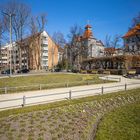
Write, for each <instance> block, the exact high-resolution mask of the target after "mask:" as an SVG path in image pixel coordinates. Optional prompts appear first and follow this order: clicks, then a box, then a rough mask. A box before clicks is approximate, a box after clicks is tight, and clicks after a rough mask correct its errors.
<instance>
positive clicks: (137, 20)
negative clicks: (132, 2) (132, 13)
mask: <svg viewBox="0 0 140 140" xmlns="http://www.w3.org/2000/svg"><path fill="white" fill-rule="evenodd" d="M137 24H140V12H139V13H138V14H137V16H136V17H134V18H133V19H132V25H131V27H129V30H131V29H132V28H133V27H135V26H136V25H137Z"/></svg>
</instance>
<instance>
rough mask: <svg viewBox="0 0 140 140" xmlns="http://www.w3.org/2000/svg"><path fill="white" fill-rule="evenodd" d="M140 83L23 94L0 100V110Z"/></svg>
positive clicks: (82, 95) (120, 88)
mask: <svg viewBox="0 0 140 140" xmlns="http://www.w3.org/2000/svg"><path fill="white" fill-rule="evenodd" d="M139 87H140V83H133V84H120V85H117V86H110V87H104V86H102V87H99V88H90V89H82V90H68V91H66V92H60V93H49V94H41V95H34V96H21V97H19V98H13V99H8V100H0V110H3V109H8V108H14V107H21V106H22V107H24V106H26V105H33V104H42V103H47V102H54V101H58V100H66V99H69V100H70V99H74V98H79V97H86V96H92V95H102V94H105V93H111V92H115V91H126V90H127V89H132V88H139Z"/></svg>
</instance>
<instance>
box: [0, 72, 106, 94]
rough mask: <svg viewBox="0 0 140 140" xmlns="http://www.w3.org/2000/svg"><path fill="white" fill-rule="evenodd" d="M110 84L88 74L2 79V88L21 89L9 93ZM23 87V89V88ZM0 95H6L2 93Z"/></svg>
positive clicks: (0, 80)
mask: <svg viewBox="0 0 140 140" xmlns="http://www.w3.org/2000/svg"><path fill="white" fill-rule="evenodd" d="M103 82H108V81H105V80H101V79H99V77H98V75H87V74H85V75H84V74H83V75H82V74H48V75H36V76H22V77H10V78H2V79H0V88H3V87H19V88H11V89H8V92H18V91H25V90H27V91H28V90H39V89H40V85H41V89H48V88H58V87H66V86H77V85H85V84H97V83H103ZM22 86H23V87H22ZM0 93H4V90H3V91H0Z"/></svg>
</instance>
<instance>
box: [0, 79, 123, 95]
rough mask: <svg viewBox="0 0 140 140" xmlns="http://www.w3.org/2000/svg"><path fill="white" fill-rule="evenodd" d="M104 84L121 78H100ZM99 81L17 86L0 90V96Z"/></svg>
mask: <svg viewBox="0 0 140 140" xmlns="http://www.w3.org/2000/svg"><path fill="white" fill-rule="evenodd" d="M100 78H101V79H102V80H103V82H104V83H105V82H106V81H107V80H112V81H118V82H120V81H121V79H120V78H115V77H109V78H108V77H106V78H104V77H103V78H104V79H103V78H102V77H100ZM96 83H98V81H97V82H96V81H94V80H92V81H91V80H86V81H77V82H64V83H52V84H34V85H25V86H17V87H3V88H0V94H7V93H17V92H21V91H31V90H43V89H50V88H59V87H72V86H80V85H91V84H96Z"/></svg>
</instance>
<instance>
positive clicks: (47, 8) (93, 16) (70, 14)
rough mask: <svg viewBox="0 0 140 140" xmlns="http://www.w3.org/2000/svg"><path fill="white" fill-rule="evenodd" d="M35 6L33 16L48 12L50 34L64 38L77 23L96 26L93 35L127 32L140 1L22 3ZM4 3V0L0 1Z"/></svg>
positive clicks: (27, 0) (44, 0)
mask: <svg viewBox="0 0 140 140" xmlns="http://www.w3.org/2000/svg"><path fill="white" fill-rule="evenodd" d="M22 1H24V2H25V3H28V4H29V5H30V6H31V7H32V11H33V14H38V13H43V12H46V13H47V15H48V16H47V18H48V23H47V31H48V32H49V34H51V35H52V34H53V33H54V32H55V31H61V32H62V33H64V35H65V36H67V34H68V33H69V30H70V27H71V26H73V25H74V24H78V25H80V26H82V27H83V28H84V26H85V25H86V24H87V21H88V20H89V21H90V24H91V25H92V27H93V33H94V36H95V37H96V38H97V39H101V40H102V41H104V40H105V36H106V35H107V34H108V35H111V36H113V35H115V34H120V35H123V34H124V33H126V32H127V30H128V27H129V26H130V25H131V20H132V18H133V17H135V16H136V15H137V14H138V12H140V0H22ZM0 2H2V0H0Z"/></svg>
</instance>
